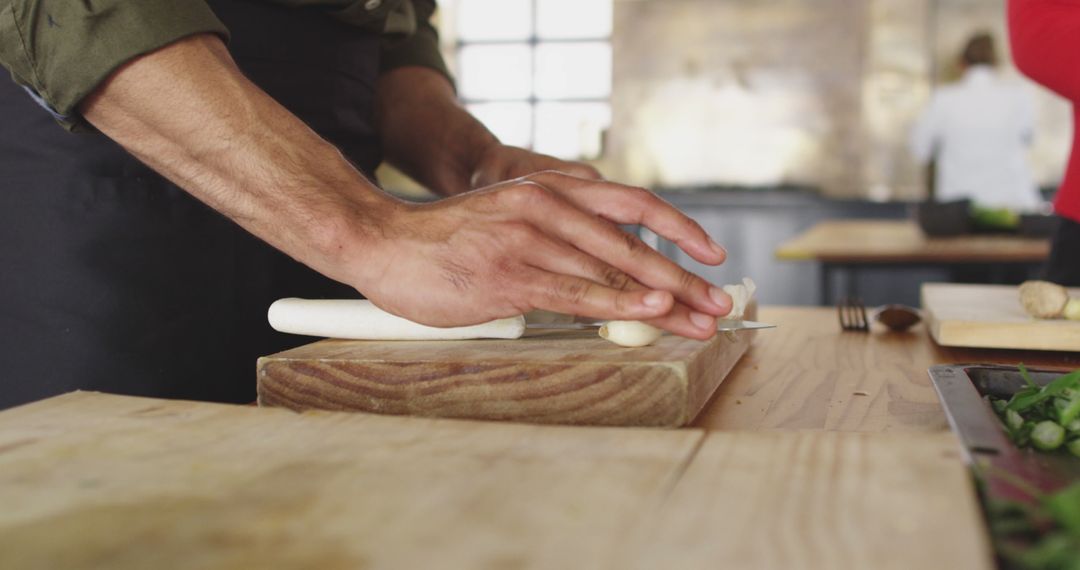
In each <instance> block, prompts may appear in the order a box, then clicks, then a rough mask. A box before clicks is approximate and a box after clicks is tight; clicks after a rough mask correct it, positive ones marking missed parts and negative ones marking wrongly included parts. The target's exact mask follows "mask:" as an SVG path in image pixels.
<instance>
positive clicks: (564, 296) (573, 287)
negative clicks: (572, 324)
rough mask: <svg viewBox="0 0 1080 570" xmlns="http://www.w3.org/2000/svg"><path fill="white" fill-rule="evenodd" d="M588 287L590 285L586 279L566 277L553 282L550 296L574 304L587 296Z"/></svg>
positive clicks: (589, 287) (590, 287)
mask: <svg viewBox="0 0 1080 570" xmlns="http://www.w3.org/2000/svg"><path fill="white" fill-rule="evenodd" d="M590 289H592V285H590V284H589V282H587V281H584V280H577V279H567V280H562V281H560V282H558V283H556V284H555V286H554V290H553V291H552V296H553V297H555V298H556V299H561V300H563V301H569V302H570V303H573V304H575V305H576V304H579V303H581V302H582V301H583V300H584V299H585V297H586V296H588V294H589V290H590Z"/></svg>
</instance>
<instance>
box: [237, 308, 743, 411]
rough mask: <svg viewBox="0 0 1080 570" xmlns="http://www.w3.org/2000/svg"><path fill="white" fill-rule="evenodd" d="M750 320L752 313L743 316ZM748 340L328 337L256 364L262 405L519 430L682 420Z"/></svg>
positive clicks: (584, 334) (547, 334) (577, 334)
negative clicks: (476, 422) (630, 342)
mask: <svg viewBox="0 0 1080 570" xmlns="http://www.w3.org/2000/svg"><path fill="white" fill-rule="evenodd" d="M755 314H756V307H751V308H750V310H749V313H748V317H747V318H752V315H755ZM755 334H756V333H754V332H753V331H746V332H741V333H738V335H737V336H736V339H737V340H735V341H732V340H729V339H728V338H727V337H726V336H724V335H719V336H717V337H716V338H714V339H713V340H711V341H708V342H700V341H694V340H689V339H685V338H681V337H676V336H671V335H665V336H663V337H661V338H660V339H659V340H658V341H657V342H656V343H654V344H652V345H650V346H646V347H642V348H623V347H619V346H616V345H614V344H612V343H610V342H608V341H606V340H603V339H601V338H599V337H598V336H597V334H596V331H595V330H585V331H529V332H528V333H527V336H526V337H525V338H522V339H517V340H508V341H500V340H471V341H418V342H411V341H410V342H402V341H392V342H380V341H345V340H326V341H321V342H317V343H314V344H310V345H307V346H302V347H299V348H296V349H293V350H289V351H286V352H282V353H279V354H275V355H273V356H269V357H264V358H260V359H259V364H258V390H259V403H260V404H261V405H265V406H281V407H286V408H290V409H294V410H303V409H330V410H355V411H367V412H375V413H382V414H396V415H417V416H429V417H444V418H467V419H483V420H512V421H520V422H528V423H545V424H574V425H616V426H657V427H678V426H682V425H686V424H687V423H689V422H690V421H691V420H692V419H693V418H694V416H696V415H697V413H698V412H699V411H700V410H701V408H702V407H703V406H704V405H705V402H706V401H708V399H709V397H710V396H711V395H712V393H713V391H714V390H715V389H716V387H717V386H718V385H719V384H720V382H721V381H723V379H724V377H725V376H726V375H727V373H728V372H729V371H730V370H731V368H732V367H733V366H734V365H735V363H736V362H737V361H738V360H739V358H740V357H741V356H742V354H743V353H744V352H745V351H746V348H747V347H748V346H749V345H750V343H751V342H752V340H753V338H754V336H755Z"/></svg>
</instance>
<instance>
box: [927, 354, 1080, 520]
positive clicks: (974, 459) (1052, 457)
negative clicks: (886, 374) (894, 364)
mask: <svg viewBox="0 0 1080 570" xmlns="http://www.w3.org/2000/svg"><path fill="white" fill-rule="evenodd" d="M929 372H930V381H931V382H933V384H934V389H935V390H937V393H938V397H939V398H941V405H942V407H944V408H945V416H946V417H947V418H948V419H949V425H950V426H952V429H953V432H955V433H956V434H957V435H958V436H959V437H960V441H961V443H962V446H963V450H964V455H965V459H966V460H967V461H968V463H970V464H971V465H972V466H973V467H975V468H976V469H977V470H979V471H981V472H982V473H983V474H984V475H985V477H984V484H985V485H986V489H985V490H986V492H987V493H988V494H989V495H990V496H993V497H998V498H1002V499H1011V500H1018V501H1026V500H1029V499H1030V496H1029V494H1028V492H1027V491H1026V490H1025V488H1024V485H1025V484H1026V485H1028V486H1034V487H1036V488H1038V489H1039V490H1040V491H1042V492H1046V493H1051V492H1054V491H1057V490H1059V489H1061V488H1063V487H1065V486H1067V485H1068V484H1069V483H1071V482H1074V481H1077V480H1080V458H1076V457H1074V456H1071V455H1069V454H1066V453H1043V452H1039V451H1035V450H1032V449H1019V448H1017V447H1016V446H1015V445H1013V443H1012V441H1010V440H1009V437H1008V436H1007V435H1006V434H1005V427H1004V426H1003V425H1002V424H1001V421H1000V420H999V419H998V418H997V416H996V415H995V414H994V411H993V410H992V409H991V408H990V403H989V400H988V399H987V398H986V397H985V396H994V397H997V398H1009V397H1011V396H1012V395H1013V394H1014V393H1016V392H1017V391H1019V390H1021V389H1023V388H1024V386H1026V383H1025V382H1024V379H1023V377H1022V376H1021V375H1020V371H1019V369H1018V368H1017V367H1015V366H1000V365H993V364H957V365H942V366H934V367H931V368H930V371H929ZM1029 372H1030V374H1031V378H1032V380H1034V381H1035V383H1036V384H1038V385H1040V386H1045V385H1046V384H1048V383H1050V382H1051V381H1052V380H1054V379H1055V378H1057V377H1058V376H1061V375H1062V374H1064V373H1066V372H1068V370H1047V369H1030V370H1029ZM1017 479H1019V480H1021V481H1022V482H1023V483H1021V484H1020V485H1014V484H1013V482H1015V481H1016V480H1017Z"/></svg>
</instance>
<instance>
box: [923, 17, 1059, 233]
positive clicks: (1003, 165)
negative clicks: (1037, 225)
mask: <svg viewBox="0 0 1080 570" xmlns="http://www.w3.org/2000/svg"><path fill="white" fill-rule="evenodd" d="M997 63H998V57H997V50H996V48H995V46H994V38H993V36H991V35H990V34H987V33H979V34H976V35H974V36H973V37H972V38H971V39H970V40H968V42H967V45H966V46H965V48H964V51H963V53H962V55H961V57H960V64H961V66H962V69H963V76H962V77H961V78H960V80H959V81H957V82H956V83H953V84H950V85H946V86H943V87H940V88H938V89H937V91H936V92H935V93H934V95H933V97H932V98H931V100H930V104H929V105H928V106H927V108H926V109H925V110H924V111H923V113H922V115H921V116H920V117H919V120H918V122H917V123H916V125H915V128H914V130H913V131H912V135H911V152H912V154H913V155H914V156H915V158H916V159H917V160H918V161H919V162H920V163H922V164H924V165H929V164H930V162H931V161H934V160H936V164H935V179H934V195H935V200H936V201H938V202H951V201H956V200H964V199H970V200H971V201H973V202H974V203H975V204H977V205H979V206H983V207H988V208H1008V209H1011V210H1015V211H1022V212H1028V211H1034V210H1038V209H1039V208H1040V206H1041V204H1042V200H1041V198H1040V196H1039V192H1038V187H1037V186H1036V184H1035V179H1034V176H1033V175H1032V172H1031V168H1030V166H1029V164H1028V158H1027V152H1028V148H1029V147H1030V146H1031V142H1032V139H1033V135H1034V130H1035V108H1034V102H1033V101H1032V99H1031V96H1030V95H1029V94H1028V93H1027V92H1026V91H1025V90H1024V89H1023V87H1021V86H1020V85H1018V84H1016V83H1012V82H1008V81H1005V80H1003V79H1002V78H1001V77H999V75H998V72H997Z"/></svg>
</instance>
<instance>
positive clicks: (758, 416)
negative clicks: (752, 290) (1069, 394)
mask: <svg viewBox="0 0 1080 570" xmlns="http://www.w3.org/2000/svg"><path fill="white" fill-rule="evenodd" d="M759 318H760V319H761V320H764V321H766V322H770V323H775V324H777V325H778V327H777V328H776V329H773V330H770V331H769V333H768V334H761V335H760V336H758V338H757V340H756V341H755V342H754V345H753V346H752V347H750V349H749V350H748V351H747V353H746V355H745V356H743V358H742V360H740V361H739V363H738V364H737V365H736V366H735V368H734V369H733V370H732V371H731V373H730V374H728V377H727V379H725V380H724V383H723V384H721V385H720V387H719V388H718V389H717V390H716V393H715V394H714V396H713V398H712V400H711V401H710V402H709V403H708V404H707V405H706V406H705V409H704V410H702V412H701V414H700V415H699V416H698V418H697V419H696V420H695V421H694V424H693V425H695V426H698V427H703V428H706V429H720V430H761V429H783V430H790V429H803V430H806V429H810V430H841V431H871V432H878V431H889V432H892V431H945V430H948V429H949V427H948V423H947V422H946V420H945V414H944V412H943V411H942V409H941V404H940V403H939V402H938V398H937V394H935V392H934V388H933V386H932V385H931V384H930V378H929V377H928V376H927V369H928V368H929V367H930V366H933V365H935V364H956V363H976V362H986V363H1000V364H1016V363H1018V362H1023V363H1025V364H1028V365H1032V366H1050V367H1059V368H1065V369H1071V368H1080V354H1078V353H1065V352H1056V353H1055V352H1039V351H1018V350H988V349H973V348H946V347H941V346H938V345H937V344H935V343H934V341H933V340H932V339H931V338H930V335H929V334H928V333H927V330H926V326H925V324H920V325H917V326H916V327H915V328H914V329H912V330H911V331H908V332H906V333H894V332H889V331H888V330H886V329H885V328H884V327H882V326H881V325H879V324H876V323H875V324H874V325H873V327H872V330H871V332H870V333H869V334H866V333H857V332H844V331H841V330H840V325H839V323H838V322H837V318H836V310H835V309H828V308H820V307H763V308H762V310H761V313H760V317H759Z"/></svg>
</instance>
